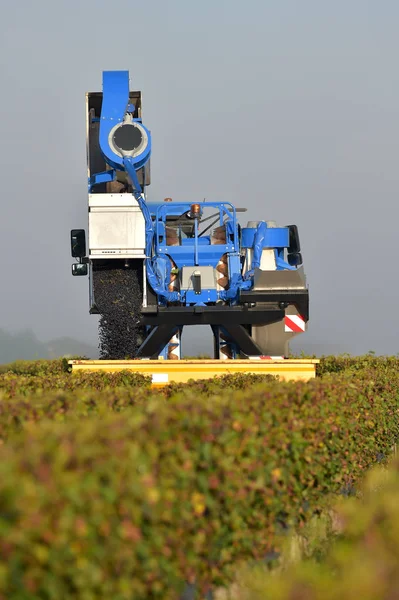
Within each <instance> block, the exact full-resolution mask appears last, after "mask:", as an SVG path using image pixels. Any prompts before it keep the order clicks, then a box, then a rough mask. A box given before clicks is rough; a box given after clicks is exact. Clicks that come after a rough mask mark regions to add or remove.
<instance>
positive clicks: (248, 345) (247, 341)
mask: <svg viewBox="0 0 399 600" xmlns="http://www.w3.org/2000/svg"><path fill="white" fill-rule="evenodd" d="M224 328H225V329H226V331H227V333H229V335H230V336H231V337H232V339H233V340H234V342H235V343H236V344H237V346H239V347H240V350H241V351H242V352H243V353H244V354H246V355H247V356H261V355H262V354H263V352H262V350H261V349H260V348H259V346H258V345H257V344H255V342H254V341H253V339H252V338H251V336H250V335H249V333H248V331H247V330H246V329H245V327H243V326H242V325H224Z"/></svg>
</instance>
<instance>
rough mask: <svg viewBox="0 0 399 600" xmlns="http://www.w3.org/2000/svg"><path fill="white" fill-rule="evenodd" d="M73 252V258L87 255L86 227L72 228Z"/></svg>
mask: <svg viewBox="0 0 399 600" xmlns="http://www.w3.org/2000/svg"><path fill="white" fill-rule="evenodd" d="M71 253H72V256H73V258H84V257H85V256H86V234H85V230H84V229H72V231H71Z"/></svg>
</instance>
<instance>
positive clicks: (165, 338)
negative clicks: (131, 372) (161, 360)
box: [137, 325, 176, 358]
mask: <svg viewBox="0 0 399 600" xmlns="http://www.w3.org/2000/svg"><path fill="white" fill-rule="evenodd" d="M175 329H176V326H175V325H158V326H156V327H154V328H153V330H152V331H151V333H150V335H149V336H148V337H147V338H146V339H145V341H144V342H143V343H142V344H141V346H140V348H139V349H138V352H137V357H138V358H152V357H155V358H158V356H159V354H160V353H161V352H162V350H163V349H164V348H165V346H166V344H168V342H169V340H170V339H171V338H172V336H173V333H174V331H175Z"/></svg>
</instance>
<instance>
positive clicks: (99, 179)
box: [88, 169, 116, 194]
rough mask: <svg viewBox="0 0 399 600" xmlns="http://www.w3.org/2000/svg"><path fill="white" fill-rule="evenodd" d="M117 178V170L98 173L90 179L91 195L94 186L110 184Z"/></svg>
mask: <svg viewBox="0 0 399 600" xmlns="http://www.w3.org/2000/svg"><path fill="white" fill-rule="evenodd" d="M115 176H116V171H115V169H111V170H110V171H101V173H96V174H95V175H92V176H91V177H89V180H88V183H89V194H90V192H91V190H92V188H93V186H95V185H98V184H100V183H109V182H110V181H115Z"/></svg>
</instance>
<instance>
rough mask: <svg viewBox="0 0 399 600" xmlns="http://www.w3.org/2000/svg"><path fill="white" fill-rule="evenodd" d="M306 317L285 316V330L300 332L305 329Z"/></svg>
mask: <svg viewBox="0 0 399 600" xmlns="http://www.w3.org/2000/svg"><path fill="white" fill-rule="evenodd" d="M305 326H306V323H305V319H304V318H303V317H301V315H287V316H286V317H285V318H284V331H285V332H286V333H287V332H288V333H300V332H301V331H305Z"/></svg>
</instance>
